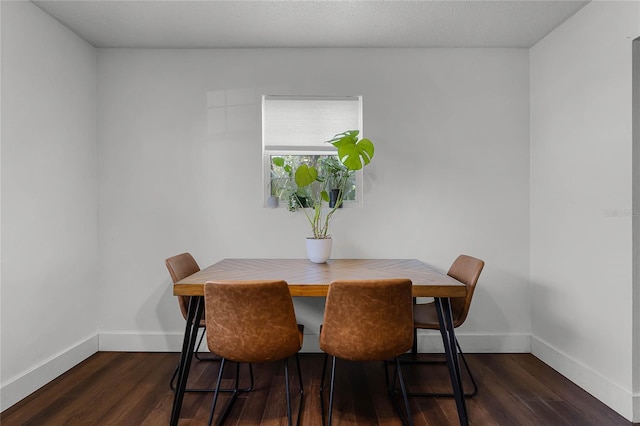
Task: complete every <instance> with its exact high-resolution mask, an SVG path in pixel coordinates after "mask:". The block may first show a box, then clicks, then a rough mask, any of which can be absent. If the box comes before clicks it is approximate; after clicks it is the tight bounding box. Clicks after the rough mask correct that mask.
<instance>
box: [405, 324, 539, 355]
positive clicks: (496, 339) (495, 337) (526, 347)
mask: <svg viewBox="0 0 640 426" xmlns="http://www.w3.org/2000/svg"><path fill="white" fill-rule="evenodd" d="M530 337H531V336H530V335H529V334H515V333H509V334H507V333H505V334H471V333H460V332H456V338H457V339H458V342H459V343H460V347H461V348H462V350H463V351H464V352H465V353H529V352H531V338H530ZM443 348H444V347H443V345H442V337H441V336H440V333H439V332H437V331H429V330H418V352H421V353H434V352H436V353H437V352H443V351H444V349H443Z"/></svg>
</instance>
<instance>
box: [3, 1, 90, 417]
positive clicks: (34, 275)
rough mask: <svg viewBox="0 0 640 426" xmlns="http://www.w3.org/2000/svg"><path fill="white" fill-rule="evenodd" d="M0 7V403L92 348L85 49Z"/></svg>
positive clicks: (25, 6)
mask: <svg viewBox="0 0 640 426" xmlns="http://www.w3.org/2000/svg"><path fill="white" fill-rule="evenodd" d="M1 7H2V168H1V170H2V172H1V173H2V224H1V226H2V250H1V253H2V259H1V262H2V276H1V278H2V306H1V311H2V313H1V315H2V316H1V319H2V354H1V355H2V365H1V368H0V371H1V386H2V398H1V406H0V410H1V409H5V408H7V407H8V406H10V405H12V404H13V403H15V402H16V401H18V400H19V399H21V398H23V397H24V396H26V395H28V394H29V393H31V392H33V391H34V390H36V389H37V388H39V387H40V386H42V385H43V384H45V383H47V382H48V381H49V380H51V379H53V378H54V377H56V376H57V375H58V374H60V373H62V372H64V371H66V370H67V369H68V368H70V367H72V366H73V365H75V364H77V363H78V362H80V361H81V360H82V359H84V358H86V357H87V356H89V355H90V354H92V353H94V352H95V351H96V350H97V348H98V339H97V336H96V335H97V314H96V306H97V300H96V296H97V284H98V283H97V279H96V272H97V247H98V246H97V193H96V190H97V162H96V111H95V105H96V53H95V50H94V49H93V48H92V47H91V46H90V45H88V44H87V43H85V42H84V41H82V40H81V39H80V38H78V37H77V36H75V35H74V34H73V33H71V32H70V31H68V30H67V29H66V28H64V27H63V26H62V25H60V24H59V23H58V22H56V21H55V20H53V19H52V18H51V17H49V16H48V15H46V14H45V13H44V12H42V11H41V10H40V9H38V8H37V7H36V6H34V5H33V4H31V3H29V2H1Z"/></svg>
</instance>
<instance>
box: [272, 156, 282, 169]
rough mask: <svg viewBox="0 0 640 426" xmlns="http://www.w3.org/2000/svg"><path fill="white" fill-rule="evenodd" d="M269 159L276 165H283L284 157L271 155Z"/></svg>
mask: <svg viewBox="0 0 640 426" xmlns="http://www.w3.org/2000/svg"><path fill="white" fill-rule="evenodd" d="M271 161H272V162H273V164H275V165H276V166H278V167H282V166H284V158H282V157H273V159H272V160H271Z"/></svg>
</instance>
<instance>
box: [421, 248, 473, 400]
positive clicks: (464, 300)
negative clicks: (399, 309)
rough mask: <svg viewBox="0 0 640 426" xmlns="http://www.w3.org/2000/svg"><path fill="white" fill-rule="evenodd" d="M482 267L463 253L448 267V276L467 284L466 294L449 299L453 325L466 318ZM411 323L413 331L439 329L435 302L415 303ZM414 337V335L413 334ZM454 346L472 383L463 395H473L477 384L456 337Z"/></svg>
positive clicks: (444, 394) (459, 323)
mask: <svg viewBox="0 0 640 426" xmlns="http://www.w3.org/2000/svg"><path fill="white" fill-rule="evenodd" d="M482 268H484V261H482V260H480V259H476V258H475V257H471V256H466V255H464V254H462V255H460V256H458V258H457V259H456V260H455V261H454V262H453V264H452V265H451V268H449V272H448V273H447V275H449V276H450V277H452V278H454V279H456V280H458V281H460V282H461V283H463V284H465V285H466V286H467V295H466V296H465V297H452V298H451V299H450V301H451V313H452V316H453V326H454V327H459V326H461V325H462V324H463V323H464V321H465V319H467V315H468V314H469V308H470V307H471V299H472V298H473V292H474V290H475V288H476V283H477V282H478V278H479V277H480V273H481V272H482ZM413 323H414V327H415V328H414V333H415V331H416V330H417V329H429V330H440V325H439V322H438V313H437V311H436V306H435V302H430V303H421V304H417V305H415V306H414V307H413ZM414 339H415V335H414ZM456 346H457V347H458V351H459V353H460V357H461V358H462V362H463V363H464V366H465V368H466V369H467V373H469V378H470V379H471V383H472V384H473V391H472V392H470V393H466V394H465V396H467V397H470V396H475V395H476V394H477V393H478V385H477V384H476V381H475V380H474V378H473V375H472V374H471V370H470V369H469V364H467V360H466V359H465V357H464V353H463V352H462V349H461V348H460V343H458V339H457V338H456ZM413 352H414V354H415V353H416V352H417V347H416V346H415V344H414V349H413ZM413 363H418V364H423V363H425V364H426V363H433V361H414V362H413ZM410 395H411V396H435V397H453V393H410Z"/></svg>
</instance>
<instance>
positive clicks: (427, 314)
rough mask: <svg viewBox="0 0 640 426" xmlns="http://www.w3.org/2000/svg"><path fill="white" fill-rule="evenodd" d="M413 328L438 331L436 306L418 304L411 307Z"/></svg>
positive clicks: (432, 303)
mask: <svg viewBox="0 0 640 426" xmlns="http://www.w3.org/2000/svg"><path fill="white" fill-rule="evenodd" d="M413 326H414V327H415V328H426V329H431V330H439V329H440V323H439V322H438V313H437V312H436V304H435V303H434V302H430V303H419V304H417V305H414V306H413Z"/></svg>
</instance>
